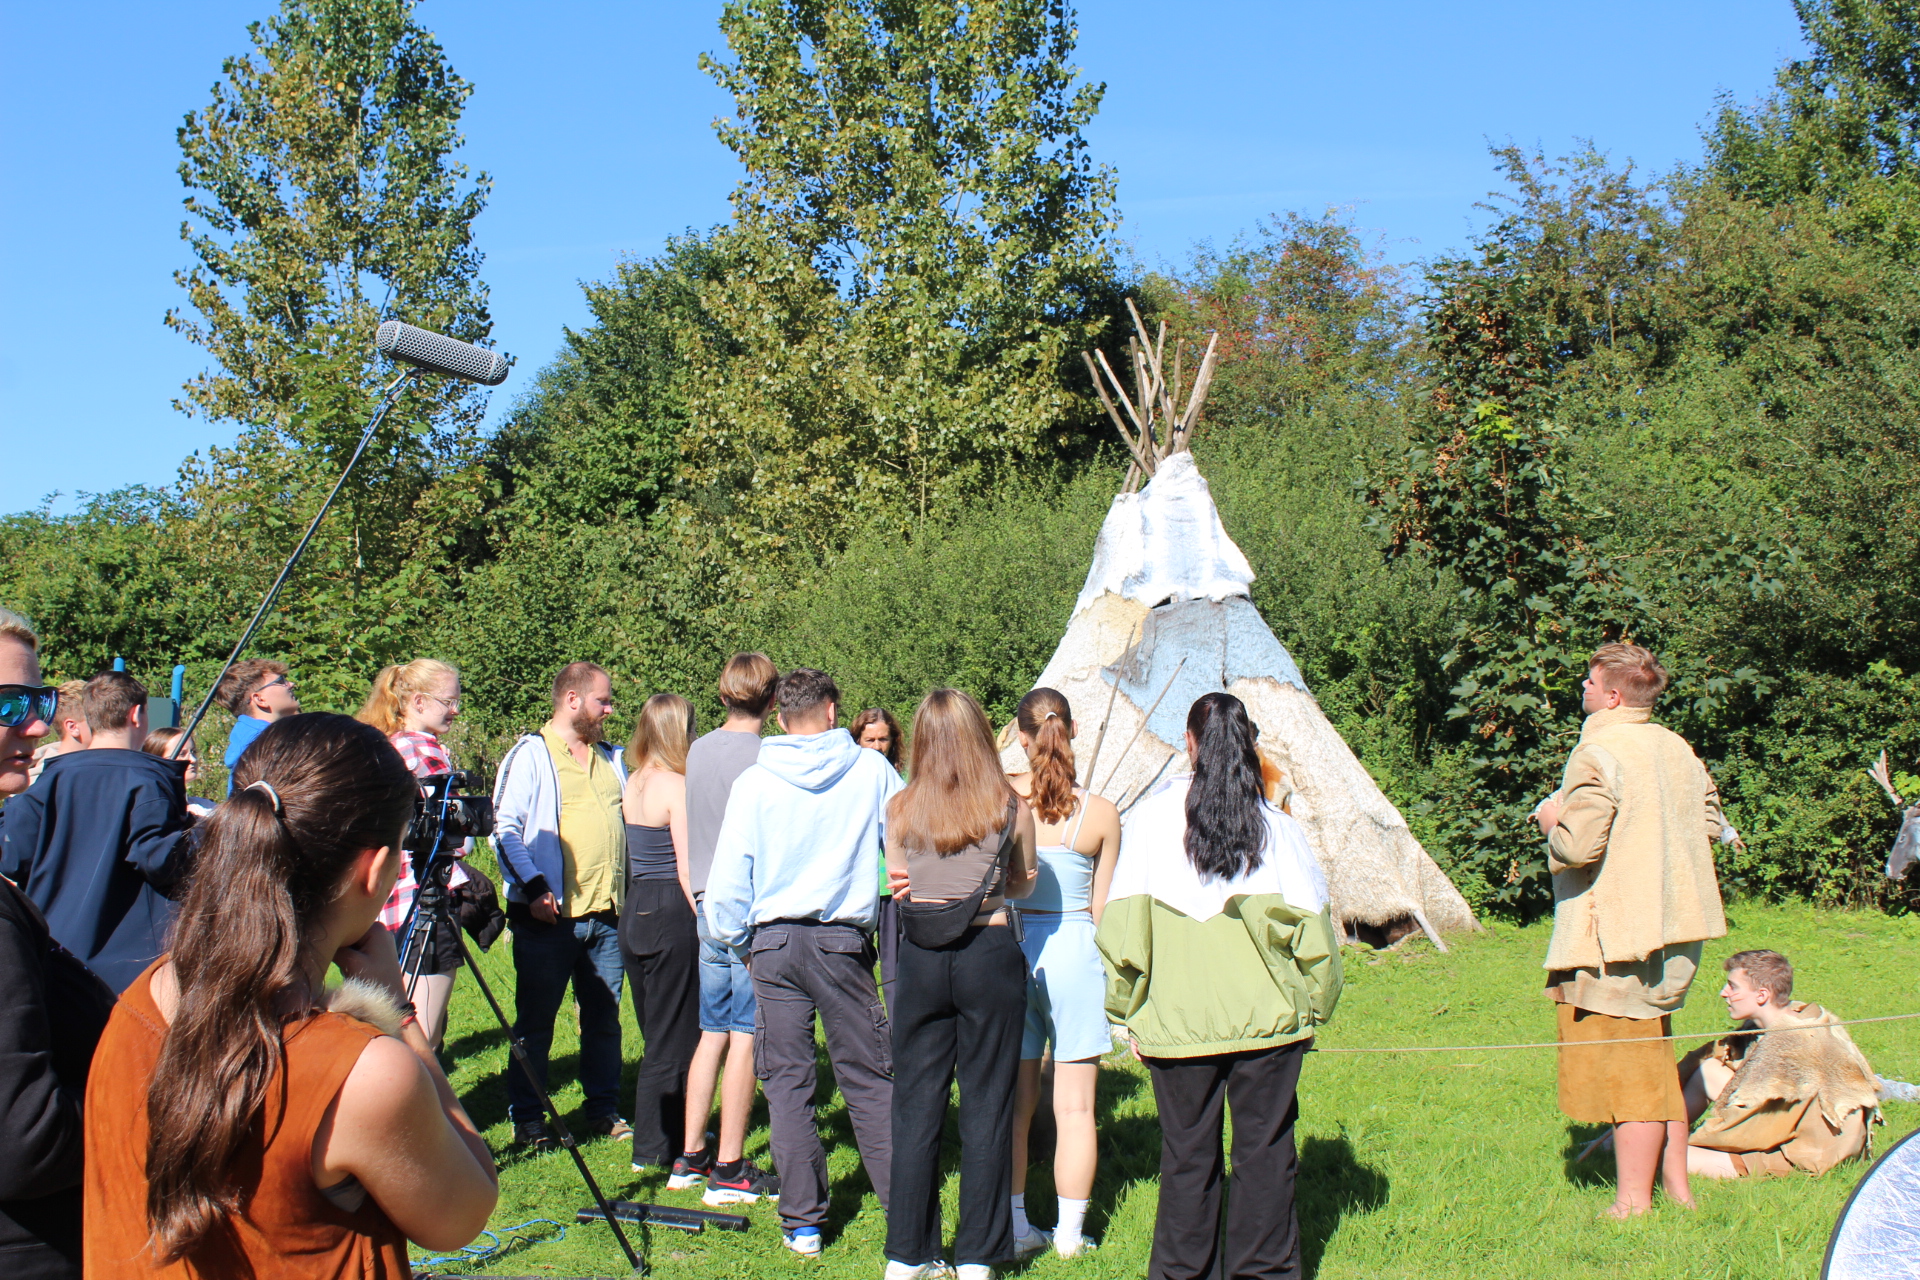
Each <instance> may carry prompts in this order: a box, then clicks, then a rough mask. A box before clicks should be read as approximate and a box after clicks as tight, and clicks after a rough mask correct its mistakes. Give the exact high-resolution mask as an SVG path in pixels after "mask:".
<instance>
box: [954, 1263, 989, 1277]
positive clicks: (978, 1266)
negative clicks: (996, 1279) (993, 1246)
mask: <svg viewBox="0 0 1920 1280" xmlns="http://www.w3.org/2000/svg"><path fill="white" fill-rule="evenodd" d="M953 1273H954V1275H956V1276H958V1277H959V1280H993V1268H992V1267H990V1266H988V1265H987V1264H986V1263H984V1262H963V1263H961V1264H960V1265H959V1266H957V1267H955V1268H954V1269H953Z"/></svg>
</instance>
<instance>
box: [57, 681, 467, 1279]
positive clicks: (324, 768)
mask: <svg viewBox="0 0 1920 1280" xmlns="http://www.w3.org/2000/svg"><path fill="white" fill-rule="evenodd" d="M234 784H235V785H234V791H233V797H232V799H230V800H229V801H228V802H227V803H226V804H223V805H221V806H220V809H219V811H218V812H217V813H215V814H214V816H213V817H212V818H211V819H210V820H209V821H208V822H207V824H206V835H205V838H204V840H203V843H202V845H201V850H200V859H199V865H198V868H197V870H196V872H195V874H194V877H193V881H192V885H191V887H190V888H189V890H188V892H187V897H186V900H185V902H183V903H182V904H181V908H180V912H179V915H178V916H177V918H176V920H175V923H174V947H173V951H172V953H171V954H170V955H167V956H163V957H161V958H160V959H159V960H158V961H156V962H155V963H154V964H153V966H152V967H150V968H149V969H148V970H147V971H146V972H145V973H144V974H142V975H141V976H140V977H139V978H138V979H136V980H135V981H134V983H133V985H132V986H131V987H129V988H127V990H126V992H125V994H124V995H123V996H122V998H121V1001H120V1004H119V1005H118V1007H117V1008H116V1009H115V1010H114V1013H113V1017H112V1019H111V1020H110V1021H109V1022H108V1024H107V1030H106V1033H105V1035H104V1036H102V1037H101V1040H100V1048H99V1050H98V1052H97V1054H96V1055H95V1057H94V1071H93V1073H92V1076H91V1078H90V1080H89V1083H88V1088H87V1106H86V1201H85V1250H86V1253H85V1261H86V1273H87V1275H88V1276H89V1277H94V1278H96V1280H113V1278H115V1277H133V1276H140V1277H147V1276H177V1277H188V1276H196V1277H199V1276H205V1277H215V1276H218V1277H226V1276H255V1275H259V1276H265V1275H272V1276H276V1277H319V1276H324V1277H330V1278H333V1277H340V1278H345V1277H363V1276H364V1277H386V1276H405V1275H407V1274H408V1267H407V1257H406V1245H407V1241H408V1240H409V1239H411V1240H413V1241H414V1242H416V1243H418V1244H420V1245H423V1246H425V1247H427V1248H430V1249H451V1248H455V1247H457V1246H460V1245H463V1244H465V1243H466V1242H467V1241H469V1240H471V1239H472V1238H473V1237H474V1236H475V1235H477V1234H479V1231H480V1229H481V1227H483V1226H485V1225H486V1221H487V1216H488V1215H489V1214H490V1213H492V1212H493V1206H494V1201H495V1199H496V1197H497V1195H498V1184H497V1180H496V1177H495V1173H494V1168H493V1161H492V1159H491V1157H490V1156H489V1155H488V1153H487V1147H486V1144H485V1142H483V1141H482V1140H481V1138H480V1135H479V1133H478V1132H477V1131H476V1130H475V1129H474V1127H473V1122H472V1121H470V1120H469V1119H468V1118H467V1115H466V1113H465V1112H464V1111H463V1110H462V1109H461V1107H460V1104H459V1102H458V1101H457V1100H456V1099H455V1098H454V1096H453V1091H452V1090H451V1089H450V1088H448V1086H447V1080H446V1077H445V1076H444V1075H443V1074H442V1073H441V1071H440V1067H439V1065H438V1063H437V1062H436V1061H435V1060H434V1056H433V1052H432V1050H431V1049H429V1048H428V1046H427V1041H426V1038H425V1037H424V1036H423V1035H422V1034H421V1032H420V1027H419V1025H418V1023H417V1022H416V1021H415V1020H414V1018H413V1017H412V1014H411V1011H410V1010H407V1009H405V1008H404V1006H403V1005H402V1003H401V1000H402V997H401V994H400V982H401V978H400V968H399V964H398V962H397V961H396V960H395V958H394V951H393V942H392V939H391V936H390V935H389V933H388V931H387V930H386V929H384V928H381V927H380V926H379V924H378V917H379V913H380V908H381V906H382V905H383V904H384V903H385V902H386V900H387V896H388V894H389V892H391V890H392V888H393V884H394V880H395V878H396V877H397V876H398V874H399V871H400V859H401V857H402V856H403V855H402V853H401V849H400V844H401V839H402V837H403V836H404V834H405V831H406V826H407V822H408V820H409V818H410V816H411V814H412V811H413V806H414V799H415V795H416V791H415V785H414V779H413V776H412V775H411V774H410V773H409V772H408V771H407V767H406V765H405V764H404V763H403V762H402V761H401V759H400V755H399V753H398V752H397V751H395V750H394V748H393V746H392V744H390V743H389V742H388V741H387V739H386V738H385V737H384V736H383V735H382V734H381V733H380V732H379V731H378V730H377V729H374V728H372V727H371V726H369V725H364V724H361V723H359V722H358V721H355V720H351V719H349V718H347V717H346V716H337V715H304V716H294V717H290V718H288V719H286V720H282V721H278V722H276V723H275V724H273V725H272V726H270V727H269V728H268V729H267V730H266V731H265V732H263V733H261V735H260V737H259V738H258V740H257V741H256V742H255V743H254V745H253V747H252V749H251V750H249V751H248V752H247V753H246V755H245V756H244V757H243V758H242V759H241V761H240V763H239V766H238V768H237V769H236V771H235V777H234ZM329 966H337V967H338V968H339V970H340V972H341V973H342V974H343V975H344V976H345V977H346V979H347V982H346V983H345V984H344V985H343V987H342V988H340V989H339V990H337V991H327V990H325V989H324V987H323V980H324V978H325V976H326V972H327V969H328V968H329Z"/></svg>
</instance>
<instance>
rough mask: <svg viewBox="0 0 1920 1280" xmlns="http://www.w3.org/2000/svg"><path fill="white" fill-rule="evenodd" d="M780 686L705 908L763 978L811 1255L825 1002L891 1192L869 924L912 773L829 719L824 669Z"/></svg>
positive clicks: (874, 1178) (774, 1123)
mask: <svg viewBox="0 0 1920 1280" xmlns="http://www.w3.org/2000/svg"><path fill="white" fill-rule="evenodd" d="M778 697H779V700H780V713H779V720H780V728H781V729H782V730H784V734H783V735H782V736H779V737H773V738H768V739H766V740H764V741H763V742H762V743H761V744H760V756H759V759H758V761H757V762H756V763H755V764H754V765H753V766H752V767H751V768H749V769H747V770H746V771H745V772H743V773H742V774H741V775H740V777H739V779H738V780H737V781H735V783H734V784H733V794H732V796H730V797H729V798H728V800H727V816H726V821H725V823H724V824H722V826H721V829H720V840H719V844H718V845H717V847H716V848H715V850H714V855H713V868H712V873H711V875H710V878H709V879H708V881H707V898H706V915H707V926H708V928H709V929H710V930H711V931H712V933H713V936H714V937H715V938H716V939H717V940H719V941H720V942H722V943H724V944H726V945H727V946H729V947H732V948H733V949H734V951H735V953H736V954H739V955H742V956H744V957H745V958H746V960H747V965H748V969H749V971H750V972H751V974H752V976H753V994H754V999H755V1001H756V1002H757V1005H758V1014H759V1029H760V1033H759V1035H758V1036H757V1037H756V1038H755V1043H754V1052H755V1054H756V1055H757V1066H758V1068H759V1074H760V1084H761V1089H762V1091H763V1092H764V1093H765V1094H766V1097H767V1116H768V1120H769V1128H770V1129H771V1131H772V1132H771V1135H770V1140H769V1144H768V1145H769V1146H770V1148H771V1149H772V1152H773V1168H774V1172H775V1173H777V1174H779V1176H780V1225H781V1231H782V1237H783V1239H784V1241H785V1243H786V1245H787V1247H788V1248H789V1249H792V1250H793V1251H794V1252H795V1253H798V1254H801V1255H802V1256H805V1257H815V1256H818V1254H819V1252H820V1229H821V1228H822V1227H824V1226H825V1225H826V1220H827V1158H826V1152H825V1150H824V1149H823V1148H822V1147H821V1145H820V1133H819V1130H818V1129H817V1128H815V1126H814V1089H815V1083H816V1081H815V1076H816V1071H815V1065H814V1047H813V1043H814V1042H813V1028H814V1019H815V1016H816V1015H817V1016H818V1018H819V1020H820V1023H821V1025H822V1028H823V1029H824V1030H825V1032H826V1038H827V1055H828V1057H829V1058H831V1059H832V1062H833V1071H834V1076H835V1077H836V1079H837V1080H838V1081H839V1085H840V1092H841V1094H842V1095H843V1096H844V1097H845V1098H846V1101H847V1115H848V1116H849V1118H850V1119H851V1120H852V1122H853V1134H854V1140H855V1142H856V1143H857V1144H858V1145H859V1148H860V1159H861V1161H862V1163H864V1164H865V1165H866V1169H867V1177H868V1179H869V1180H870V1181H871V1182H872V1183H873V1189H874V1192H875V1194H877V1195H878V1196H879V1198H880V1205H881V1207H882V1208H883V1209H884V1208H885V1207H886V1204H887V1195H888V1190H889V1185H890V1182H891V1172H892V1167H893V1159H892V1154H893V1153H892V1143H891V1132H890V1130H891V1124H892V1108H893V1070H892V1065H891V1064H892V1056H891V1052H890V1049H891V1045H890V1033H889V1029H888V1026H887V1015H886V1012H885V1010H884V1009H883V1008H882V1007H881V1004H880V993H879V991H878V990H877V989H876V987H875V986H874V981H873V965H874V960H875V953H874V949H873V928H874V921H875V918H876V916H877V914H878V907H879V894H878V891H877V885H878V882H879V850H880V848H881V846H882V843H883V842H884V839H885V835H886V813H887V801H888V800H889V799H890V798H891V797H892V796H893V795H894V793H895V792H897V791H899V790H900V789H901V786H902V785H903V784H902V783H901V781H900V775H899V774H897V773H895V772H894V770H893V766H892V765H890V764H888V763H887V761H886V757H885V756H883V755H881V754H880V753H879V752H878V751H867V750H864V749H863V748H862V747H861V746H860V745H859V744H858V743H856V742H855V741H854V740H853V735H852V734H850V733H848V732H847V731H846V730H845V729H839V728H835V727H834V726H835V725H836V724H837V723H838V720H839V702H840V691H839V689H837V688H836V687H835V686H834V683H833V681H832V680H831V679H829V678H828V676H827V675H826V673H825V672H822V671H815V670H812V669H811V668H807V667H801V668H797V669H795V670H793V671H789V672H788V673H787V674H786V675H784V676H782V677H781V678H780V684H779V689H778Z"/></svg>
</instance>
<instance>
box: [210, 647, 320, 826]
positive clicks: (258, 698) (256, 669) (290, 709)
mask: <svg viewBox="0 0 1920 1280" xmlns="http://www.w3.org/2000/svg"><path fill="white" fill-rule="evenodd" d="M213 700H214V701H215V702H217V703H219V704H220V705H221V706H223V707H225V708H226V709H227V710H229V711H231V712H233V715H234V720H233V733H232V735H231V736H230V737H228V739H227V754H226V756H225V757H224V759H225V761H226V765H227V792H228V794H232V792H233V766H234V765H236V764H238V763H240V757H241V755H243V754H244V753H245V752H246V749H247V748H248V747H250V746H252V745H253V740H254V739H255V738H257V737H259V736H260V735H261V733H262V732H264V731H265V729H266V727H267V726H268V725H270V724H272V723H273V722H274V721H275V720H285V719H286V718H287V717H288V716H297V715H299V714H300V699H298V698H296V697H294V696H293V678H292V677H291V676H289V675H288V674H287V664H286V663H284V662H275V661H274V660H273V659H272V658H248V659H247V660H246V661H245V662H236V663H234V664H233V665H232V666H231V667H229V668H227V674H226V675H225V677H223V678H222V679H221V681H220V686H219V688H217V689H215V690H214V691H213Z"/></svg>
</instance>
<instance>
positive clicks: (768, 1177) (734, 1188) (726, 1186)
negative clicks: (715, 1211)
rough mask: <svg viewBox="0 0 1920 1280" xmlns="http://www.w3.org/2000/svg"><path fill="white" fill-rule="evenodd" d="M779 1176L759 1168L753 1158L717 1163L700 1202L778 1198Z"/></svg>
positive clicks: (711, 1202) (730, 1202)
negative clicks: (731, 1163)
mask: <svg viewBox="0 0 1920 1280" xmlns="http://www.w3.org/2000/svg"><path fill="white" fill-rule="evenodd" d="M779 1198H780V1179H778V1178H776V1177H775V1176H774V1175H772V1174H770V1173H768V1172H766V1171H765V1170H764V1169H756V1168H755V1167H754V1165H753V1162H752V1161H751V1160H741V1161H739V1162H738V1163H736V1164H733V1165H716V1166H715V1167H714V1170H713V1173H712V1175H711V1176H710V1177H709V1178H708V1179H707V1193H706V1194H705V1195H703V1196H701V1197H700V1203H702V1204H710V1205H723V1204H752V1203H753V1202H754V1201H756V1200H778V1199H779Z"/></svg>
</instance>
